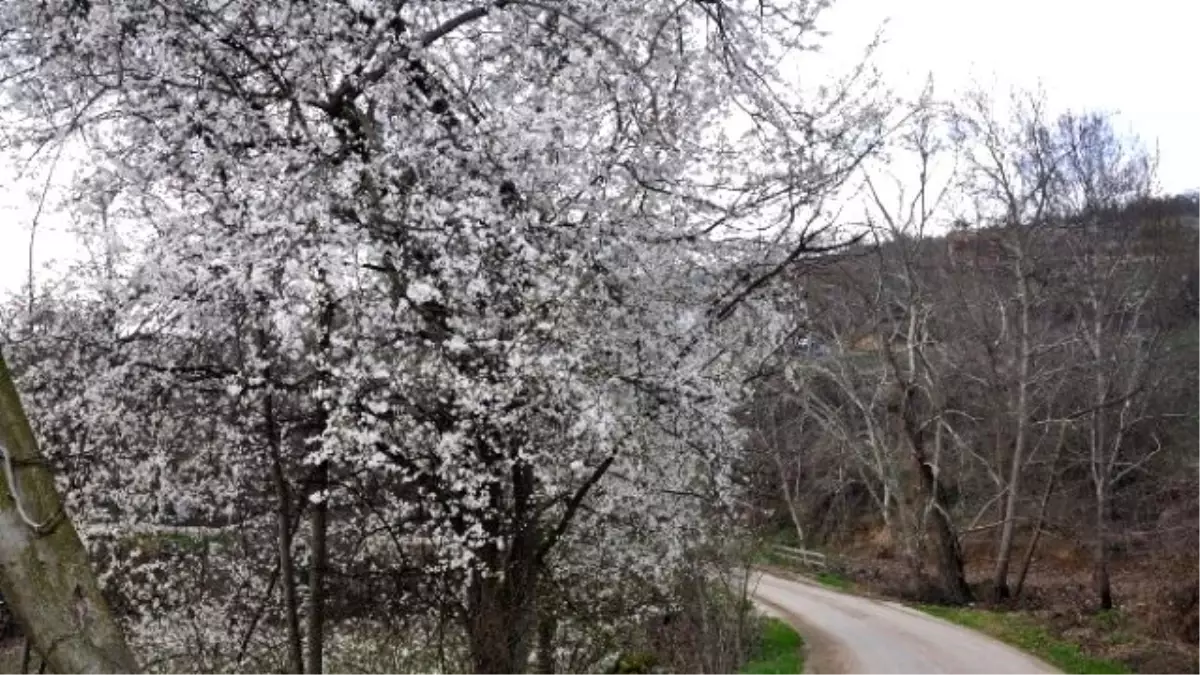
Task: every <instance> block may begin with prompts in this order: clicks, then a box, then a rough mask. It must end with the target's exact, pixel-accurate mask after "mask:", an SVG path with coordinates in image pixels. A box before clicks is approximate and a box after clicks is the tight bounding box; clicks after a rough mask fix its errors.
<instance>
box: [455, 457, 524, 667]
mask: <svg viewBox="0 0 1200 675" xmlns="http://www.w3.org/2000/svg"><path fill="white" fill-rule="evenodd" d="M531 481H532V473H531V471H530V470H529V468H528V467H516V468H514V493H515V500H514V501H515V502H516V503H517V505H516V507H515V508H514V514H515V515H516V516H517V518H516V520H517V525H516V533H515V534H514V536H513V539H512V542H511V543H510V544H509V546H508V547H506V548H507V550H504V551H500V550H499V549H498V548H497V547H495V546H489V547H488V549H487V550H486V551H485V552H484V559H485V560H487V561H489V563H490V564H488V565H487V569H489V570H492V571H502V574H501V575H496V574H491V575H487V576H485V575H484V574H481V573H475V574H474V575H473V579H472V580H471V586H470V589H469V595H468V603H467V612H468V616H467V638H468V643H469V645H470V649H471V660H472V661H473V663H474V666H475V672H477V673H524V672H526V671H527V670H528V669H529V656H530V653H531V652H532V651H533V649H532V648H533V642H532V638H533V637H534V633H535V632H536V630H537V628H538V626H537V625H536V624H537V621H538V615H537V614H538V612H537V607H538V604H537V587H538V577H539V574H538V573H539V569H538V568H539V565H540V562H539V560H538V546H539V541H540V540H539V538H538V535H537V530H536V528H535V527H533V526H532V525H531V524H530V523H528V522H526V521H525V519H524V518H525V515H526V512H525V507H526V506H527V505H526V504H525V501H526V495H527V494H528V488H529V487H531Z"/></svg>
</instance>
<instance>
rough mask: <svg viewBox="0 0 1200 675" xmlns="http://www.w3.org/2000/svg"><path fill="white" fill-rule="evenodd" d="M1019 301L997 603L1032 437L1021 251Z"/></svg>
mask: <svg viewBox="0 0 1200 675" xmlns="http://www.w3.org/2000/svg"><path fill="white" fill-rule="evenodd" d="M1015 271H1016V274H1017V288H1018V289H1019V290H1018V293H1017V297H1018V302H1019V303H1020V305H1021V319H1020V321H1021V327H1020V337H1019V340H1018V347H1017V402H1016V410H1015V411H1014V417H1015V422H1016V438H1015V439H1014V442H1013V455H1012V464H1011V465H1010V466H1009V472H1008V492H1007V494H1006V495H1005V499H1004V519H1003V523H1004V524H1003V525H1002V526H1001V530H1000V546H999V548H998V550H997V552H996V567H995V569H994V570H993V572H992V594H993V597H994V599H995V600H1004V599H1006V598H1008V597H1009V589H1008V568H1009V565H1010V563H1011V561H1012V550H1013V539H1014V537H1015V533H1016V524H1017V504H1018V503H1019V502H1020V499H1021V490H1020V487H1021V472H1022V469H1023V468H1024V466H1023V464H1024V462H1025V445H1026V442H1027V438H1028V435H1029V369H1030V361H1031V360H1032V352H1031V349H1030V344H1029V331H1030V328H1029V304H1030V298H1029V282H1028V279H1026V270H1025V265H1024V261H1023V259H1022V256H1021V254H1020V252H1018V255H1017V262H1016V265H1015Z"/></svg>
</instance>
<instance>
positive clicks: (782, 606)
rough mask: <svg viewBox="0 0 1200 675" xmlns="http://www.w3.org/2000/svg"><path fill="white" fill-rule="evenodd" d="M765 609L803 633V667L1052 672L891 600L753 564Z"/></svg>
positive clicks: (754, 590) (755, 592)
mask: <svg viewBox="0 0 1200 675" xmlns="http://www.w3.org/2000/svg"><path fill="white" fill-rule="evenodd" d="M751 591H752V593H753V595H754V599H755V601H756V602H757V603H758V605H759V607H761V608H762V609H763V611H764V612H766V613H767V614H771V615H773V616H777V617H779V618H781V619H784V620H785V621H787V622H789V623H790V624H792V625H793V626H794V627H795V628H796V630H797V631H799V632H800V634H801V635H803V636H804V640H805V644H806V647H807V651H808V654H807V659H806V662H805V671H806V672H809V673H1057V672H1059V671H1057V670H1055V669H1054V668H1052V667H1051V666H1049V665H1048V664H1046V663H1044V662H1042V661H1039V660H1038V659H1037V658H1035V657H1033V656H1030V655H1029V654H1026V653H1024V652H1022V651H1019V650H1017V649H1014V648H1012V647H1009V646H1008V645H1006V644H1004V643H1002V642H997V641H996V640H993V639H992V638H990V637H987V636H986V635H983V634H981V633H976V632H975V631H972V630H968V629H966V628H962V627H961V626H956V625H954V624H951V623H948V622H946V621H942V620H941V619H938V618H936V617H932V616H929V615H927V614H923V613H921V612H918V611H917V610H915V609H909V608H908V607H904V606H903V605H899V604H896V603H893V602H881V601H878V600H872V599H870V598H864V597H860V596H856V595H849V594H846V593H838V592H836V591H832V590H829V589H827V588H823V587H821V586H818V585H816V584H811V583H806V582H803V581H798V580H792V579H784V578H781V577H778V576H774V575H770V574H766V573H761V572H756V573H755V575H754V578H753V579H751Z"/></svg>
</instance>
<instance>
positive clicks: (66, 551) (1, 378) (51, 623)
mask: <svg viewBox="0 0 1200 675" xmlns="http://www.w3.org/2000/svg"><path fill="white" fill-rule="evenodd" d="M0 446H2V450H3V462H4V466H3V469H2V471H3V472H4V474H5V480H3V481H0V595H3V597H4V600H5V602H6V603H7V604H8V606H9V607H10V608H11V610H12V613H13V616H14V617H15V618H16V620H17V622H18V623H19V624H20V626H21V629H22V632H23V633H24V635H25V636H26V639H28V640H29V641H31V642H32V647H33V650H34V651H36V652H37V653H39V654H41V655H43V656H44V657H45V658H44V660H43V664H45V665H46V666H47V667H49V668H50V669H52V670H54V671H55V672H59V673H131V672H137V671H138V670H139V669H138V666H137V663H136V662H135V661H134V658H133V653H132V652H131V651H130V650H129V647H128V645H126V643H125V637H124V635H122V633H121V629H120V627H119V626H118V625H117V623H116V621H115V620H114V619H113V616H112V613H111V611H110V610H109V608H108V603H107V602H105V601H104V597H103V595H101V593H100V587H99V585H98V584H97V582H96V577H95V575H94V574H93V573H92V568H91V563H90V561H89V560H88V554H87V551H86V550H85V549H84V547H83V543H82V542H81V541H80V540H79V536H78V534H76V532H75V527H74V526H73V525H72V524H71V520H70V518H69V517H68V516H67V514H66V513H65V512H64V511H63V505H62V501H61V500H60V499H59V496H58V491H57V490H56V489H55V486H54V477H53V476H52V475H51V473H50V471H49V470H48V469H47V468H46V465H45V461H44V459H43V457H42V456H41V453H40V452H39V451H38V448H37V442H36V440H35V439H34V435H33V430H32V429H30V427H29V420H28V419H27V418H26V416H25V411H24V409H23V408H22V407H21V400H20V397H19V396H18V395H17V390H16V387H15V386H14V384H13V381H12V376H11V374H10V373H9V371H8V366H7V365H6V364H5V362H4V357H3V354H0Z"/></svg>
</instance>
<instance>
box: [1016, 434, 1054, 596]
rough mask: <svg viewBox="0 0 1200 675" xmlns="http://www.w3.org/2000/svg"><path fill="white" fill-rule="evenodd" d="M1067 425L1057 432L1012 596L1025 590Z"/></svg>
mask: <svg viewBox="0 0 1200 675" xmlns="http://www.w3.org/2000/svg"><path fill="white" fill-rule="evenodd" d="M1066 434H1067V425H1065V424H1064V425H1062V429H1061V430H1060V431H1059V434H1058V443H1057V445H1056V446H1055V448H1054V459H1052V460H1051V461H1050V478H1049V479H1048V480H1047V481H1046V489H1045V490H1043V491H1042V499H1041V501H1040V502H1038V514H1037V520H1035V521H1034V523H1033V536H1032V537H1031V538H1030V539H1029V547H1028V548H1026V549H1025V556H1024V557H1023V558H1022V559H1021V569H1020V570H1018V571H1017V582H1016V584H1014V585H1013V592H1012V595H1013V597H1014V598H1019V597H1021V592H1022V591H1024V590H1025V578H1026V576H1027V575H1028V574H1029V567H1030V565H1032V564H1033V556H1034V553H1035V552H1036V551H1037V546H1038V542H1039V541H1041V538H1042V528H1043V527H1044V526H1045V524H1046V508H1047V507H1048V506H1049V504H1050V496H1051V495H1053V494H1054V488H1055V487H1057V485H1058V460H1059V458H1061V457H1062V451H1063V441H1064V439H1065V438H1066Z"/></svg>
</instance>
